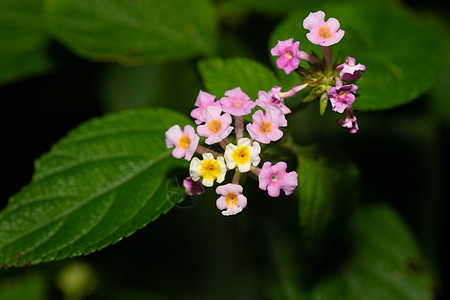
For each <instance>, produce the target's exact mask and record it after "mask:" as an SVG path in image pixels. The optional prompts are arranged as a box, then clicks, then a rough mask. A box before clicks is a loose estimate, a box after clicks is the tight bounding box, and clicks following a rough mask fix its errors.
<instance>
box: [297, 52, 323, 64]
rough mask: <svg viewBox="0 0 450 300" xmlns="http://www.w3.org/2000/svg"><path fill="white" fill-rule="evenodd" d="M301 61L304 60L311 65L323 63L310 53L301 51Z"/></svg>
mask: <svg viewBox="0 0 450 300" xmlns="http://www.w3.org/2000/svg"><path fill="white" fill-rule="evenodd" d="M300 60H304V61H307V62H310V63H321V62H323V61H322V60H321V59H320V58H318V57H316V56H314V55H312V54H309V53H307V52H305V51H300Z"/></svg>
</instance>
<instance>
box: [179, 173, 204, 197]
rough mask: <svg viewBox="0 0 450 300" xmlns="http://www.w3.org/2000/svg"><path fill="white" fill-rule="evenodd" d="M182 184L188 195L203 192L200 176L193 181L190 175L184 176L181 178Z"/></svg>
mask: <svg viewBox="0 0 450 300" xmlns="http://www.w3.org/2000/svg"><path fill="white" fill-rule="evenodd" d="M183 186H184V189H185V191H186V193H187V194H188V195H190V196H194V195H201V194H203V193H204V192H205V189H204V188H203V185H202V178H200V179H199V180H197V181H194V180H193V179H192V178H191V177H186V178H185V179H184V180H183Z"/></svg>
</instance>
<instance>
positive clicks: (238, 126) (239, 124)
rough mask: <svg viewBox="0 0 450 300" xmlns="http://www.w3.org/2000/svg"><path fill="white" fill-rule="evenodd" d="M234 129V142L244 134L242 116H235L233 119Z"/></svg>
mask: <svg viewBox="0 0 450 300" xmlns="http://www.w3.org/2000/svg"><path fill="white" fill-rule="evenodd" d="M234 127H235V128H234V130H235V132H236V142H237V141H239V139H241V138H242V137H243V136H244V117H243V116H236V117H235V119H234Z"/></svg>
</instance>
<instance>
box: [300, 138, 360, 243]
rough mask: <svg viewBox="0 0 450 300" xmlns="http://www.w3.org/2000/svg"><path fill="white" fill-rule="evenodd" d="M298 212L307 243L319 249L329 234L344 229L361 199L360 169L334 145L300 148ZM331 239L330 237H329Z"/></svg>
mask: <svg viewBox="0 0 450 300" xmlns="http://www.w3.org/2000/svg"><path fill="white" fill-rule="evenodd" d="M295 149H296V150H295V152H296V153H297V156H298V161H299V166H298V168H297V173H298V174H299V180H298V184H299V186H300V187H301V189H299V192H298V193H299V203H298V212H299V219H300V227H301V233H302V236H303V238H304V243H305V245H307V246H308V247H310V248H317V247H318V245H320V242H322V241H321V240H322V238H324V236H325V237H327V235H325V231H330V229H331V230H333V229H334V228H335V226H340V225H341V223H342V219H344V220H345V219H346V218H348V216H349V215H351V212H352V210H353V207H354V206H355V204H356V202H357V199H358V189H359V174H358V167H357V166H356V165H355V163H354V162H353V161H352V160H351V158H350V157H348V156H347V155H346V154H345V153H343V152H342V151H338V150H337V149H333V147H330V146H328V145H327V146H325V145H321V146H309V147H297V148H295ZM327 238H328V237H327Z"/></svg>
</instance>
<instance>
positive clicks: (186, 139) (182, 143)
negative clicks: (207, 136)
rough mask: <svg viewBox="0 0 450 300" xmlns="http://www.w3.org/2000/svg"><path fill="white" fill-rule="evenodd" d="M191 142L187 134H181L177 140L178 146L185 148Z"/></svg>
mask: <svg viewBox="0 0 450 300" xmlns="http://www.w3.org/2000/svg"><path fill="white" fill-rule="evenodd" d="M190 144H191V139H190V138H189V137H188V136H187V135H185V134H184V135H183V136H182V137H181V138H180V140H179V141H178V147H180V148H183V149H187V148H188V147H189V145H190Z"/></svg>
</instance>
